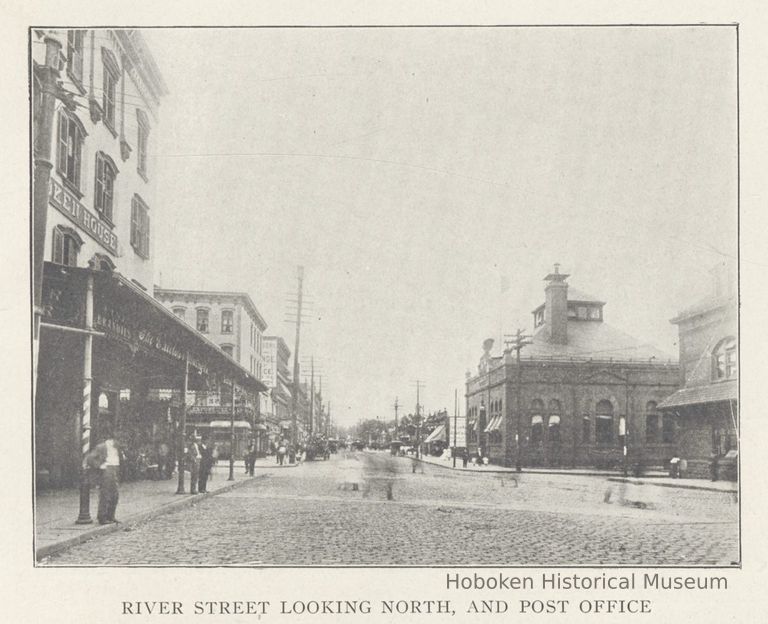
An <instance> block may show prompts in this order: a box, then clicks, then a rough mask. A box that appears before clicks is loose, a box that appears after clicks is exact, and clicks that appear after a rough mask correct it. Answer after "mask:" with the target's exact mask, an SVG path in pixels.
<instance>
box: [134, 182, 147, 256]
mask: <svg viewBox="0 0 768 624" xmlns="http://www.w3.org/2000/svg"><path fill="white" fill-rule="evenodd" d="M131 246H132V247H133V249H134V250H135V251H136V253H137V254H138V255H139V256H141V257H142V258H149V207H148V206H147V205H146V204H145V203H144V200H143V199H141V197H139V196H138V195H134V196H133V201H132V202H131Z"/></svg>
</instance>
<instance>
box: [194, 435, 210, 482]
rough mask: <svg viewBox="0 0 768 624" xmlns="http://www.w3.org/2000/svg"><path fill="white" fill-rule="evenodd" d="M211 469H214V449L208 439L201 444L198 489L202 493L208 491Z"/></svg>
mask: <svg viewBox="0 0 768 624" xmlns="http://www.w3.org/2000/svg"><path fill="white" fill-rule="evenodd" d="M211 470H213V449H212V448H211V445H210V442H209V441H208V440H207V439H206V440H203V443H202V444H201V445H200V475H199V477H198V480H197V485H198V489H197V491H198V492H199V493H200V494H205V493H206V492H207V491H208V477H209V476H210V474H211Z"/></svg>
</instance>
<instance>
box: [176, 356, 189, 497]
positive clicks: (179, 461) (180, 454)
mask: <svg viewBox="0 0 768 624" xmlns="http://www.w3.org/2000/svg"><path fill="white" fill-rule="evenodd" d="M188 385H189V351H185V352H184V378H183V380H182V382H181V413H180V414H179V431H178V434H177V440H176V445H177V446H176V449H177V450H176V467H177V469H178V471H179V485H178V487H177V488H176V494H184V436H185V431H186V429H187V387H188Z"/></svg>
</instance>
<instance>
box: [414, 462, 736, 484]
mask: <svg viewBox="0 0 768 624" xmlns="http://www.w3.org/2000/svg"><path fill="white" fill-rule="evenodd" d="M409 459H416V458H413V457H411V458H409ZM416 461H419V462H421V463H422V464H424V465H426V466H436V467H437V468H445V469H446V470H453V471H456V472H460V473H462V474H508V475H520V474H527V475H550V474H554V475H570V476H572V477H573V476H579V477H603V478H608V479H612V478H617V477H614V476H612V474H613V475H615V473H605V472H569V471H567V470H525V469H523V470H522V471H521V472H517V471H516V470H497V469H494V468H489V469H485V468H483V469H482V470H467V469H465V468H459V467H458V466H457V467H456V468H454V467H453V466H444V465H442V464H435V463H433V462H428V461H424V460H423V459H416ZM720 491H721V490H718V492H720Z"/></svg>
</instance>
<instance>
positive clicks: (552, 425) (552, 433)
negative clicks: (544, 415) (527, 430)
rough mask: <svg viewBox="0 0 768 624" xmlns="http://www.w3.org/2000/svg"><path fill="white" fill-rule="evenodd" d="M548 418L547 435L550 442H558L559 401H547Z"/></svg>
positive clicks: (560, 409)
mask: <svg viewBox="0 0 768 624" xmlns="http://www.w3.org/2000/svg"><path fill="white" fill-rule="evenodd" d="M548 411H549V420H548V422H547V437H548V438H549V440H550V441H551V442H560V414H561V412H562V408H561V406H560V401H558V400H557V399H552V400H551V401H550V402H549V409H548Z"/></svg>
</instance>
